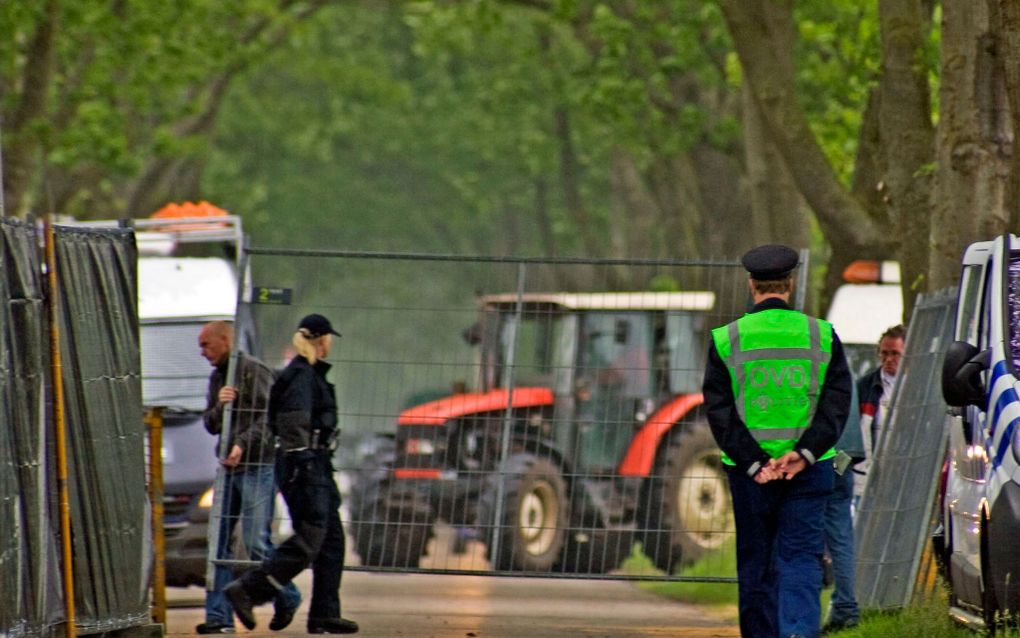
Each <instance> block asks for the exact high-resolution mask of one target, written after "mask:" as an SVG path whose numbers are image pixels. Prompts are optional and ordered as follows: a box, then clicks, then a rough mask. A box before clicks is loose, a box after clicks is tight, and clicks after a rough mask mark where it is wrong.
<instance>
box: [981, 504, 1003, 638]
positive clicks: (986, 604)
mask: <svg viewBox="0 0 1020 638" xmlns="http://www.w3.org/2000/svg"><path fill="white" fill-rule="evenodd" d="M980 533H981V537H980V539H981V540H980V547H981V618H982V619H983V620H984V621H985V629H986V630H987V631H988V635H989V636H994V635H995V629H996V626H997V625H998V623H999V603H998V600H997V599H996V597H995V584H994V582H993V580H992V570H991V566H990V561H989V556H988V519H986V518H985V516H984V514H982V515H981V532H980Z"/></svg>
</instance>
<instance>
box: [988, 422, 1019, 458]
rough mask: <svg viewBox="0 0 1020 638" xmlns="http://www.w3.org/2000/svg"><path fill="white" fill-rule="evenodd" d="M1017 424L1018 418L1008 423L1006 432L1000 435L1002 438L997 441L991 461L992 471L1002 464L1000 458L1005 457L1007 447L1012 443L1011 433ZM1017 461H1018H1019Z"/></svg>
mask: <svg viewBox="0 0 1020 638" xmlns="http://www.w3.org/2000/svg"><path fill="white" fill-rule="evenodd" d="M1018 423H1020V417H1017V418H1015V419H1013V420H1012V421H1010V422H1009V425H1007V426H1006V431H1005V432H1003V433H1002V438H1001V439H999V449H997V450H996V451H995V458H994V459H992V468H993V469H994V468H997V467H999V465H1001V464H1002V457H1004V456H1006V450H1008V449H1009V446H1010V444H1011V442H1012V441H1013V432H1014V431H1015V430H1016V426H1017V424H1018ZM1017 460H1018V461H1020V459H1017Z"/></svg>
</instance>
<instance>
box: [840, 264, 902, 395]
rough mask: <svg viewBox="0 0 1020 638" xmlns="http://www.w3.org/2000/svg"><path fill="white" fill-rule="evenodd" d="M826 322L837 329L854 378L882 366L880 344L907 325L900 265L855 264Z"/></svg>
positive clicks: (848, 268)
mask: <svg viewBox="0 0 1020 638" xmlns="http://www.w3.org/2000/svg"><path fill="white" fill-rule="evenodd" d="M843 279H844V280H845V281H846V282H847V283H845V284H843V285H842V286H840V287H839V288H837V289H836V294H835V295H833V297H832V303H831V304H830V305H829V312H828V313H827V314H826V316H825V319H826V321H828V322H829V323H831V324H832V325H833V327H834V328H835V329H836V334H838V335H839V340H840V341H841V342H842V343H843V349H844V351H845V352H846V357H847V360H848V362H849V363H850V371H851V372H852V373H853V375H854V378H859V377H861V376H862V375H864V374H865V373H867V372H868V371H870V370H873V369H874V368H875V367H876V366H877V365H878V358H877V352H878V340H879V339H881V338H882V333H884V332H885V331H886V330H887V329H888V328H890V327H892V326H895V325H897V324H900V323H903V289H902V287H901V286H900V265H899V263H897V262H895V261H882V262H878V261H866V260H860V261H854V262H852V263H850V265H849V266H847V267H846V269H845V270H844V271H843Z"/></svg>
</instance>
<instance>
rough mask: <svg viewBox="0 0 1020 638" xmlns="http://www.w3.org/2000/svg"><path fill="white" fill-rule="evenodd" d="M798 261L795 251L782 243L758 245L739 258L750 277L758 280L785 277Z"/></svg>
mask: <svg viewBox="0 0 1020 638" xmlns="http://www.w3.org/2000/svg"><path fill="white" fill-rule="evenodd" d="M798 261H799V257H798V255H797V251H795V250H794V249H792V248H790V247H789V246H784V245H782V244H765V245H764V246H758V247H757V248H752V249H751V250H749V251H747V252H746V253H744V256H743V257H741V258H740V263H741V264H743V265H744V268H746V269H747V272H748V274H750V275H751V279H757V280H758V281H772V280H776V279H786V278H787V277H789V276H790V273H791V272H793V269H794V268H796V267H797V262H798Z"/></svg>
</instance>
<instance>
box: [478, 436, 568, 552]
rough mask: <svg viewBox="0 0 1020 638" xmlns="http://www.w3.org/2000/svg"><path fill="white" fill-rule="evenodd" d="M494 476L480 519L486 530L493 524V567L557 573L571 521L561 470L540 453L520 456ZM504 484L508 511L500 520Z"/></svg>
mask: <svg viewBox="0 0 1020 638" xmlns="http://www.w3.org/2000/svg"><path fill="white" fill-rule="evenodd" d="M489 478H490V480H489V481H488V482H487V483H488V484H487V485H486V488H485V490H484V491H483V493H482V496H481V498H480V499H479V503H478V519H479V521H480V523H481V524H482V525H483V526H486V525H488V526H491V528H490V529H491V531H490V533H489V534H488V539H489V542H488V550H487V551H488V555H489V561H490V562H491V563H492V566H493V568H494V569H498V570H520V571H534V572H547V571H550V570H552V568H553V566H554V565H555V564H556V563H557V561H558V560H559V558H560V555H561V553H562V551H563V545H564V542H565V540H566V530H567V521H569V520H570V517H569V512H568V505H567V489H566V482H565V481H564V479H563V475H562V473H561V472H560V469H559V468H558V467H557V466H556V465H555V464H553V463H552V462H550V461H549V460H547V459H543V458H539V457H537V456H535V455H534V454H515V455H514V456H511V457H510V458H509V459H507V460H506V462H504V463H503V464H502V466H501V470H500V472H499V473H498V474H494V475H492V476H490V477H489ZM500 480H502V481H503V486H504V488H503V489H504V491H503V499H502V503H503V509H502V514H501V517H500V519H499V520H497V518H496V515H497V511H496V510H497V507H496V505H497V499H498V488H499V481H500ZM497 539H498V542H497ZM497 546H498V547H497Z"/></svg>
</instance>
